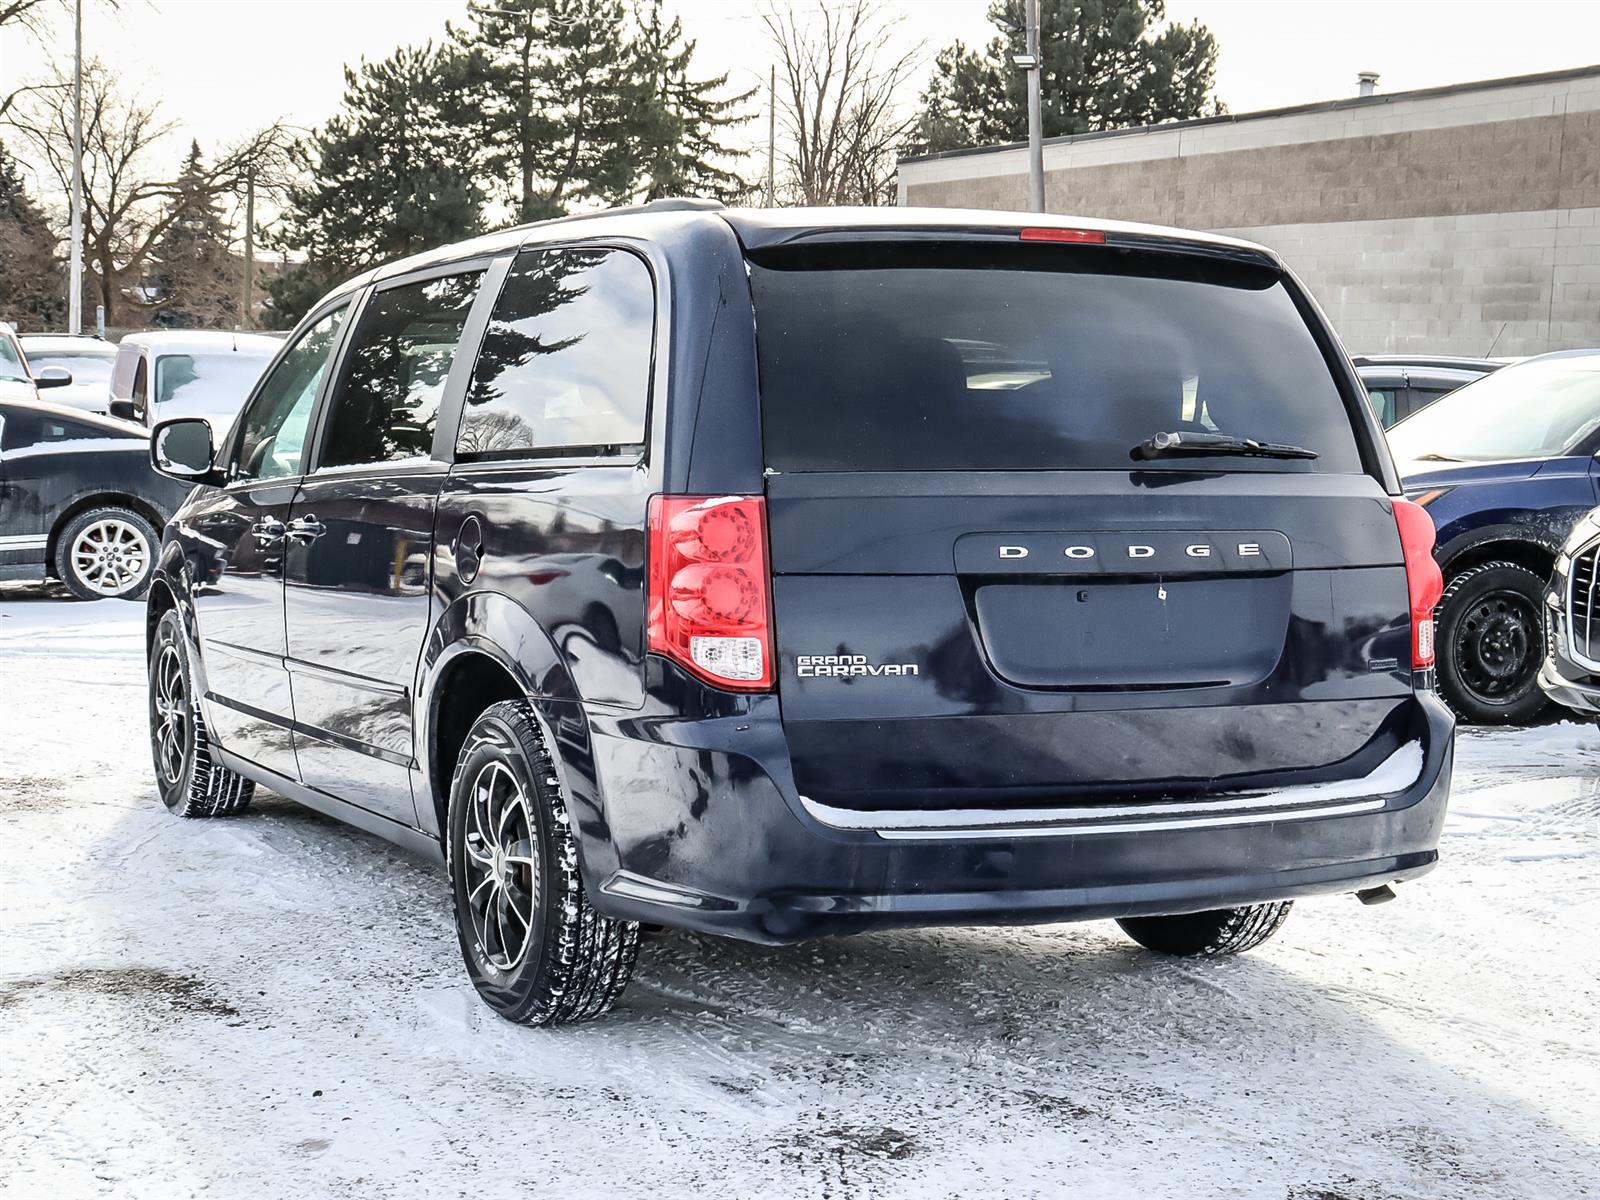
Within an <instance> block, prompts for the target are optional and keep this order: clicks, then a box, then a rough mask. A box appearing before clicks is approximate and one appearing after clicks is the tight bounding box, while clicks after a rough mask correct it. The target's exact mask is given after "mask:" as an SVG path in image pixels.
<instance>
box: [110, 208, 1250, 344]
mask: <svg viewBox="0 0 1600 1200" xmlns="http://www.w3.org/2000/svg"><path fill="white" fill-rule="evenodd" d="M719 220H720V221H724V222H726V223H727V224H728V225H730V226H732V228H733V231H734V232H735V233H736V234H737V235H738V237H739V239H740V241H742V242H743V243H744V244H745V245H746V246H772V245H780V244H784V243H791V242H795V241H798V240H801V239H807V238H813V237H815V238H819V239H820V238H827V237H832V236H838V235H840V234H848V233H849V232H851V231H853V230H859V231H861V232H862V233H863V234H867V235H869V236H870V234H871V233H872V232H875V231H882V232H887V231H890V230H929V231H936V230H937V231H947V232H951V233H956V232H961V231H969V230H971V231H988V230H1020V229H1081V230H1093V231H1096V232H1101V233H1106V234H1109V235H1112V236H1125V237H1136V238H1154V239H1163V240H1171V241H1178V242H1184V243H1187V244H1189V245H1190V246H1194V245H1205V246H1214V247H1217V248H1219V249H1226V250H1234V251H1243V252H1245V253H1248V254H1252V255H1259V256H1261V257H1264V258H1267V259H1270V260H1272V261H1273V262H1276V261H1278V256H1277V254H1276V253H1275V252H1274V251H1272V250H1270V249H1268V248H1267V247H1265V246H1261V245H1258V244H1256V243H1255V242H1247V241H1242V240H1240V239H1238V238H1230V237H1223V236H1221V235H1220V234H1214V233H1201V232H1199V231H1197V230H1192V229H1178V228H1174V227H1171V226H1166V225H1144V224H1140V223H1137V222H1133V221H1115V220H1107V219H1103V218H1099V217H1076V216H1065V215H1061V214H1057V213H1023V212H1005V211H997V210H993V209H977V208H899V207H883V208H867V207H856V208H851V207H839V208H724V207H723V206H722V205H720V204H717V203H716V202H715V201H709V200H686V199H674V200H656V201H652V202H651V203H649V204H642V205H638V206H635V207H631V208H615V209H608V210H604V211H601V212H595V213H575V214H573V215H572V216H568V217H557V218H555V219H553V220H549V221H536V222H533V223H532V224H528V225H516V226H513V227H511V228H509V229H502V230H499V231H497V232H495V233H486V234H483V235H481V236H479V237H475V238H472V239H470V240H468V241H464V242H455V243H452V244H450V245H447V246H439V247H436V248H434V249H432V250H425V251H423V252H422V253H420V254H414V255H411V256H410V257H409V258H402V259H399V260H397V261H395V262H391V263H385V264H384V265H383V266H380V267H374V268H372V269H370V270H368V271H365V272H363V273H362V274H360V275H357V276H355V277H353V278H351V279H347V280H345V281H344V282H343V283H341V284H339V285H338V286H337V287H335V288H334V289H333V290H332V291H330V292H329V293H328V294H327V295H326V296H324V297H323V299H322V300H320V301H318V304H317V306H318V307H320V306H321V304H322V303H324V302H326V301H327V300H330V299H332V298H334V297H335V296H340V295H344V294H346V293H348V292H353V291H355V290H357V289H358V288H361V287H365V286H366V285H367V284H369V283H373V282H376V281H378V280H383V279H392V278H394V277H395V276H397V275H403V274H406V273H407V272H410V271H415V270H419V269H421V268H424V267H429V266H436V265H444V264H447V263H450V262H455V261H458V260H461V259H468V258H479V257H483V256H485V255H493V254H503V253H505V252H506V251H507V250H515V249H516V248H518V247H519V246H522V245H523V244H524V243H530V242H540V241H555V240H558V239H559V240H563V241H565V240H567V239H569V238H584V237H599V236H604V235H606V234H622V235H629V234H632V235H640V236H646V237H648V236H650V234H652V233H653V232H665V231H666V230H668V229H670V228H673V227H676V226H680V225H683V224H688V223H693V222H706V221H719ZM137 336H139V337H150V336H152V335H150V334H140V335H137ZM240 336H244V335H240ZM123 340H124V341H126V340H128V339H126V338H125V339H123Z"/></svg>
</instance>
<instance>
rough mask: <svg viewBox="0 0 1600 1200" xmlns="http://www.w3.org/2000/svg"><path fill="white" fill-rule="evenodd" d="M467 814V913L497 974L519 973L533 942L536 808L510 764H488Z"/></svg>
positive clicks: (536, 891) (480, 947) (536, 888)
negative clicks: (534, 812)
mask: <svg viewBox="0 0 1600 1200" xmlns="http://www.w3.org/2000/svg"><path fill="white" fill-rule="evenodd" d="M470 794H471V798H472V799H471V807H470V809H469V811H468V813H467V836H466V860H465V862H464V864H463V865H464V866H465V868H466V883H467V909H468V911H469V913H470V914H471V919H472V936H473V939H474V941H475V942H476V944H477V949H478V952H479V954H481V955H482V957H483V960H484V962H485V963H487V964H488V965H489V966H490V967H492V968H494V969H495V970H496V971H501V972H510V971H514V970H516V968H517V967H519V966H520V965H521V964H522V960H523V959H524V958H525V957H527V954H528V950H529V947H530V945H531V944H532V942H533V922H534V911H535V907H536V905H537V904H538V899H539V887H540V877H539V863H538V859H537V856H536V853H535V846H534V823H533V821H534V819H533V809H532V807H531V805H530V804H529V803H528V796H527V793H526V792H525V791H524V790H523V787H522V784H521V783H520V782H519V781H518V780H517V777H516V776H515V775H514V774H512V772H511V770H510V768H508V767H507V766H506V765H505V764H504V763H502V762H498V761H491V762H488V763H485V764H484V765H483V767H482V769H480V770H479V772H478V774H477V777H476V778H475V779H474V780H473V781H472V790H471V793H470Z"/></svg>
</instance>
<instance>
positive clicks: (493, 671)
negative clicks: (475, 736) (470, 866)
mask: <svg viewBox="0 0 1600 1200" xmlns="http://www.w3.org/2000/svg"><path fill="white" fill-rule="evenodd" d="M455 651H456V652H455V653H454V654H450V655H448V656H441V659H440V662H439V664H438V673H437V675H436V676H435V677H434V678H433V680H432V682H431V683H430V685H429V688H428V693H427V697H426V710H427V716H428V723H427V732H426V739H427V742H426V746H425V753H426V754H427V763H428V782H429V792H430V796H431V799H432V801H433V811H434V818H435V820H436V821H437V823H438V824H437V828H438V830H439V831H440V833H441V834H442V833H443V831H444V830H445V829H446V828H447V827H448V826H447V821H448V818H449V809H450V780H451V776H452V774H453V773H454V771H455V765H456V760H457V759H458V758H459V757H460V756H461V747H462V746H464V745H465V744H466V740H467V733H468V732H469V731H470V730H471V729H472V726H473V723H474V722H475V721H477V719H478V718H479V717H480V716H482V715H483V714H484V712H485V711H486V710H488V709H489V708H490V707H491V706H492V705H494V704H497V703H499V702H500V701H502V700H523V699H526V698H527V695H528V692H527V689H526V687H525V685H524V681H522V680H521V679H519V678H518V677H517V673H516V671H515V670H514V668H513V667H512V666H511V665H510V662H509V659H508V658H507V657H506V656H505V655H504V654H503V653H501V652H499V650H498V647H495V648H493V649H491V648H490V647H488V646H486V645H483V644H470V643H461V644H458V645H457V647H455Z"/></svg>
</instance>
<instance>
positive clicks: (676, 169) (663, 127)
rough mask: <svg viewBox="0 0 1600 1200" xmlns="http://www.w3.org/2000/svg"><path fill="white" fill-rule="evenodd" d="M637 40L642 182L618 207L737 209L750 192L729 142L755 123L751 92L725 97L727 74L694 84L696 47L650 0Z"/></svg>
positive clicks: (638, 150) (637, 154)
mask: <svg viewBox="0 0 1600 1200" xmlns="http://www.w3.org/2000/svg"><path fill="white" fill-rule="evenodd" d="M638 25H639V28H638V32H637V34H636V35H635V37H634V40H633V55H632V60H633V62H632V68H633V69H632V75H633V77H634V80H635V86H636V88H637V90H638V93H639V94H638V99H637V103H636V104H635V105H633V106H632V111H633V113H634V114H635V116H634V125H635V130H634V136H635V138H636V139H637V148H636V151H635V154H634V161H635V163H636V172H637V178H636V179H635V180H634V181H633V185H632V187H631V188H630V192H631V195H630V196H628V197H617V198H618V199H624V198H626V199H636V198H639V197H642V198H643V199H646V200H657V199H660V198H661V197H663V196H709V197H712V198H715V199H718V200H723V201H732V200H736V199H738V198H740V197H741V196H743V195H745V194H746V193H748V192H749V190H750V184H749V183H748V182H747V181H746V180H745V179H743V178H742V177H740V176H739V175H738V174H737V173H735V172H733V171H731V170H729V169H728V168H727V166H726V164H727V163H728V162H729V161H731V160H732V159H733V158H734V157H735V156H736V155H737V154H738V151H737V150H736V149H735V148H734V147H732V146H730V145H728V144H727V143H726V142H724V141H723V140H721V139H722V137H723V135H724V134H725V133H726V132H727V131H728V130H729V129H731V128H733V127H734V126H737V125H742V124H744V123H745V122H747V121H748V120H749V119H750V115H749V113H748V112H745V111H743V106H744V104H745V103H746V102H747V101H748V100H749V99H750V97H751V96H752V95H753V94H754V92H753V91H747V92H744V93H742V94H739V95H735V96H724V97H719V96H718V95H716V93H717V92H719V91H721V90H722V89H723V88H725V87H727V84H728V76H727V75H726V74H722V75H716V76H712V77H710V78H707V79H695V78H694V76H693V73H692V67H691V60H692V59H693V57H694V50H695V43H694V42H693V41H688V40H685V38H684V35H683V22H682V21H681V20H679V19H678V18H677V17H674V18H673V19H672V21H671V23H670V24H667V23H665V22H664V21H663V17H662V12H661V0H650V3H649V4H648V6H647V7H644V8H643V9H642V10H641V11H640V12H639V13H638Z"/></svg>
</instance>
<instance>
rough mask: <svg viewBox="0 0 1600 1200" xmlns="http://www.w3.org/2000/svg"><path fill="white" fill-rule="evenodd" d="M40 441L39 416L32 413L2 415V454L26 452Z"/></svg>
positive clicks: (0, 448)
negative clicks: (14, 451) (10, 451)
mask: <svg viewBox="0 0 1600 1200" xmlns="http://www.w3.org/2000/svg"><path fill="white" fill-rule="evenodd" d="M38 440H39V416H38V414H37V413H30V412H8V413H3V414H0V452H4V451H6V450H25V449H27V448H28V447H29V446H31V445H33V444H34V443H35V442H36V441H38Z"/></svg>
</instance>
